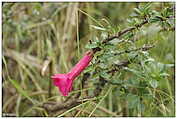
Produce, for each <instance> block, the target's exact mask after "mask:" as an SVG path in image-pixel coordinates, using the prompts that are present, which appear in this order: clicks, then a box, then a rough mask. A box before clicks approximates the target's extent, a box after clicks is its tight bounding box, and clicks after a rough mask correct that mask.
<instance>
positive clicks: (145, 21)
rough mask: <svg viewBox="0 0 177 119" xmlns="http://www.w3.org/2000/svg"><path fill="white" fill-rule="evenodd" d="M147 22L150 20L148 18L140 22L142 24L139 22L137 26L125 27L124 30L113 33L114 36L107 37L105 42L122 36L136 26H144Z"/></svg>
mask: <svg viewBox="0 0 177 119" xmlns="http://www.w3.org/2000/svg"><path fill="white" fill-rule="evenodd" d="M147 23H148V20H147V19H146V20H144V21H143V22H142V23H140V24H138V25H135V27H130V28H127V29H124V30H122V31H119V32H118V33H117V34H116V35H113V36H111V37H108V38H107V39H105V40H104V41H103V43H107V42H109V41H111V40H113V39H115V38H119V37H120V36H122V35H123V34H126V33H128V32H130V31H133V30H134V29H136V28H140V27H142V26H143V25H145V24H147Z"/></svg>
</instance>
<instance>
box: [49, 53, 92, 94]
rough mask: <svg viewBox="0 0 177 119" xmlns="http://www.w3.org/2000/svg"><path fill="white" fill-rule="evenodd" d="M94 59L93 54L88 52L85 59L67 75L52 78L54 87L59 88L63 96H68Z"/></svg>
mask: <svg viewBox="0 0 177 119" xmlns="http://www.w3.org/2000/svg"><path fill="white" fill-rule="evenodd" d="M92 58H93V52H92V51H88V52H87V53H86V54H85V55H84V57H83V58H82V59H81V60H80V61H79V62H78V63H77V64H76V65H75V66H74V67H73V68H72V69H71V71H70V72H69V73H67V74H55V75H54V76H52V77H51V78H52V79H53V81H54V85H55V86H57V87H58V88H59V91H60V92H61V93H62V95H63V96H67V95H68V93H69V92H70V91H71V90H72V84H73V80H74V79H75V78H76V77H77V76H78V75H79V74H80V73H81V72H82V71H83V70H84V69H85V68H86V67H87V66H88V65H89V63H90V61H91V60H92Z"/></svg>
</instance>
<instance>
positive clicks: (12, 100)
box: [2, 2, 175, 117]
mask: <svg viewBox="0 0 177 119" xmlns="http://www.w3.org/2000/svg"><path fill="white" fill-rule="evenodd" d="M144 4H146V3H126V2H119V3H111V2H110V3H108V2H107V3H106V2H104V3H100V2H98V3H91V2H90V3H45V2H44V3H37V2H35V3H18V2H17V3H15V2H14V3H5V2H4V3H3V5H2V23H3V24H2V26H3V28H2V33H3V39H2V48H3V54H2V58H3V59H2V60H3V70H2V74H3V79H2V91H3V101H2V103H3V107H2V113H3V115H4V116H58V115H59V114H61V113H58V115H57V113H56V114H54V115H50V113H48V112H47V111H46V110H45V109H43V108H42V107H40V106H38V105H34V104H38V102H40V103H43V102H46V101H48V100H55V101H59V102H60V101H63V100H64V99H65V97H62V96H61V94H60V93H59V92H58V89H57V88H56V87H54V86H53V85H52V82H51V79H50V76H51V75H53V74H55V73H66V72H68V71H69V70H70V69H71V68H72V67H73V66H74V65H75V64H76V63H77V61H78V60H79V59H80V58H81V57H82V56H83V54H84V53H85V52H86V51H87V50H88V49H86V48H85V46H86V44H88V43H89V41H92V39H94V38H95V36H97V37H100V34H101V31H100V30H98V29H99V28H97V27H96V25H98V24H100V23H102V24H106V25H105V26H109V27H112V28H114V29H118V30H119V29H124V28H128V27H129V25H130V24H129V22H128V20H129V18H130V16H131V15H133V14H132V13H133V10H134V8H137V7H138V6H140V5H144ZM173 5H174V3H168V2H166V3H163V2H161V3H160V2H154V3H152V5H151V9H154V10H157V11H161V10H163V9H164V8H165V7H171V6H173ZM137 36H138V37H140V38H141V39H142V41H141V44H143V43H150V42H151V41H157V42H156V47H154V48H153V49H151V50H150V52H149V53H150V55H151V57H153V58H154V59H155V60H156V61H158V62H161V63H164V64H174V63H175V32H174V31H164V32H163V31H162V32H159V30H158V26H157V25H154V24H153V25H149V26H148V27H145V28H142V29H141V30H140V32H139V34H137ZM51 62H52V63H51ZM168 73H169V76H168V78H166V79H164V80H161V81H159V84H160V85H161V86H160V87H159V90H160V91H161V92H162V93H161V94H159V95H158V94H156V96H155V98H157V100H160V101H159V102H158V103H156V101H152V102H145V103H146V104H147V105H149V106H150V107H147V108H145V110H144V111H143V112H142V114H141V115H140V114H139V113H138V112H137V111H136V109H134V108H133V107H131V108H128V109H127V108H126V109H127V110H128V112H127V115H124V116H175V107H174V106H175V103H174V88H175V81H174V67H173V68H171V69H169V70H168ZM80 83H81V81H80V80H77V81H75V83H74V86H73V90H74V91H73V92H72V93H77V91H75V90H76V89H77V88H78V87H79V84H80ZM88 90H93V89H92V86H91V87H89V88H88ZM105 90H106V89H105ZM134 99H135V98H132V100H134ZM95 104H96V103H93V104H90V105H87V106H86V107H87V109H85V108H83V107H79V108H75V109H74V110H70V112H68V113H67V114H65V115H64V116H84V117H87V116H88V115H89V114H90V113H91V112H92V110H93V109H95ZM123 105H126V103H125V102H124V101H121V100H120V99H119V96H117V95H116V90H114V92H113V91H112V92H111V94H109V96H108V97H106V98H105V99H104V100H103V101H102V103H101V104H100V105H99V106H98V108H96V110H95V112H94V113H93V114H92V116H96V117H103V116H122V115H121V114H120V112H121V109H122V108H121V107H122V106H123ZM133 105H136V103H134V104H133ZM155 105H159V107H156V106H155ZM83 106H85V105H83ZM80 110H82V112H81V113H76V112H78V111H80ZM65 112H66V111H65ZM63 113H64V112H63ZM76 114H77V115H76Z"/></svg>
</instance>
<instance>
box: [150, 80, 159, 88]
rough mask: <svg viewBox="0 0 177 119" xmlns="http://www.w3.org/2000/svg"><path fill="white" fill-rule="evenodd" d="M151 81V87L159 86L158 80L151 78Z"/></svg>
mask: <svg viewBox="0 0 177 119" xmlns="http://www.w3.org/2000/svg"><path fill="white" fill-rule="evenodd" d="M149 83H150V85H151V87H153V88H157V86H158V82H157V81H156V80H150V82H149Z"/></svg>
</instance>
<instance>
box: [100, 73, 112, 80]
mask: <svg viewBox="0 0 177 119" xmlns="http://www.w3.org/2000/svg"><path fill="white" fill-rule="evenodd" d="M100 76H101V77H103V78H106V79H109V78H110V75H109V74H108V73H106V72H100Z"/></svg>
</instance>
